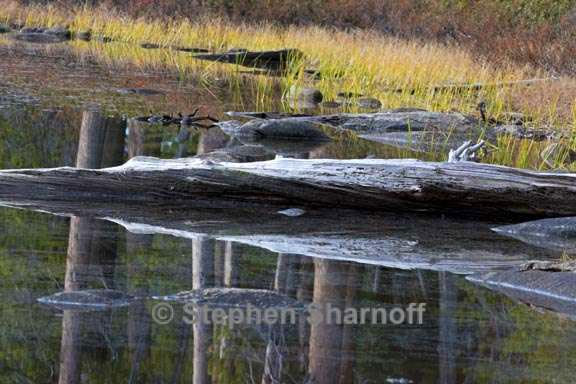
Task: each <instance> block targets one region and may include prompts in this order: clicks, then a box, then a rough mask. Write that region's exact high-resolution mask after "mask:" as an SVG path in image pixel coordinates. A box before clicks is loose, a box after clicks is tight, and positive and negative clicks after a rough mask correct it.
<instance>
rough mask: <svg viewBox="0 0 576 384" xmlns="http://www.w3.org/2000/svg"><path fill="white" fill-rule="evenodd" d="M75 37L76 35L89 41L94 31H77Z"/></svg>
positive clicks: (79, 38)
mask: <svg viewBox="0 0 576 384" xmlns="http://www.w3.org/2000/svg"><path fill="white" fill-rule="evenodd" d="M74 37H76V38H77V39H78V40H84V41H89V40H90V39H91V38H92V31H81V32H77V33H76V34H75V35H74Z"/></svg>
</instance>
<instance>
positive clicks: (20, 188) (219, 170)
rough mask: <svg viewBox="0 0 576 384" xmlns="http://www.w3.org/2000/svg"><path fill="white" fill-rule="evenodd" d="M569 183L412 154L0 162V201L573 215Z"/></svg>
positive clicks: (570, 177)
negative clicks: (17, 165)
mask: <svg viewBox="0 0 576 384" xmlns="http://www.w3.org/2000/svg"><path fill="white" fill-rule="evenodd" d="M574 192H576V174H568V173H539V172H533V171H527V170H520V169H515V168H508V167H503V166H496V165H488V164H476V163H470V162H458V163H436V162H421V161H416V160H380V159H363V160H296V159H277V160H272V161H266V162H256V163H244V164H235V163H215V162H212V161H206V160H201V159H178V160H160V159H156V158H148V157H137V158H134V159H132V160H130V161H129V162H127V163H126V164H124V165H122V166H120V167H114V168H106V169H100V170H88V169H76V168H68V167H64V168H54V169H28V170H25V169H22V170H6V171H1V172H0V200H4V201H26V200H33V201H55V200H56V201H84V202H105V201H112V200H114V201H122V202H124V203H137V204H142V203H146V204H167V203H174V202H178V203H179V204H182V205H183V206H191V207H201V206H204V207H231V206H233V207H238V206H239V205H243V206H255V205H271V204H275V205H283V206H285V205H289V206H293V205H301V206H309V207H341V208H354V209H367V210H379V211H384V210H386V211H390V210H396V211H398V210H402V211H405V210H411V211H441V212H458V213H460V212H470V213H476V214H486V215H495V216H498V215H499V216H510V215H524V216H529V215H531V216H536V217H538V216H540V217H544V216H566V215H576V193H574Z"/></svg>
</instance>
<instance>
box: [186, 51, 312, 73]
mask: <svg viewBox="0 0 576 384" xmlns="http://www.w3.org/2000/svg"><path fill="white" fill-rule="evenodd" d="M192 57H194V58H196V59H200V60H208V61H217V62H221V63H229V64H238V65H242V66H245V67H251V68H264V69H272V70H277V69H283V68H286V66H287V65H288V63H289V62H290V61H292V60H300V59H301V58H302V57H303V54H302V52H301V51H299V50H297V49H282V50H279V51H262V52H250V51H245V50H237V51H230V52H223V53H215V54H198V55H194V56H192Z"/></svg>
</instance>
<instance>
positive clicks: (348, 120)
mask: <svg viewBox="0 0 576 384" xmlns="http://www.w3.org/2000/svg"><path fill="white" fill-rule="evenodd" d="M227 114H228V115H230V116H234V117H246V118H258V119H262V114H261V113H260V114H254V113H251V112H247V113H242V112H228V113H227ZM264 116H266V115H264ZM271 116H274V117H276V116H275V115H271ZM288 122H290V123H293V122H311V123H317V124H326V125H329V126H332V127H335V128H341V129H348V130H351V131H355V132H357V133H361V134H374V133H386V132H397V131H402V132H407V131H412V132H414V131H431V130H438V131H444V132H450V131H452V132H468V131H471V130H479V129H481V128H482V124H481V122H480V121H479V120H478V119H476V118H474V117H472V116H467V115H463V114H461V113H457V112H428V111H408V112H393V111H388V112H377V113H341V114H334V115H318V116H311V115H308V116H306V115H304V116H302V115H301V116H291V117H283V118H281V119H271V120H269V123H270V124H275V125H279V124H285V123H288Z"/></svg>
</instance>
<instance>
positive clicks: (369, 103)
mask: <svg viewBox="0 0 576 384" xmlns="http://www.w3.org/2000/svg"><path fill="white" fill-rule="evenodd" d="M356 104H358V106H359V107H360V108H366V109H380V108H381V107H382V103H381V102H380V100H378V99H375V98H373V97H362V98H360V99H358V100H356Z"/></svg>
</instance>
